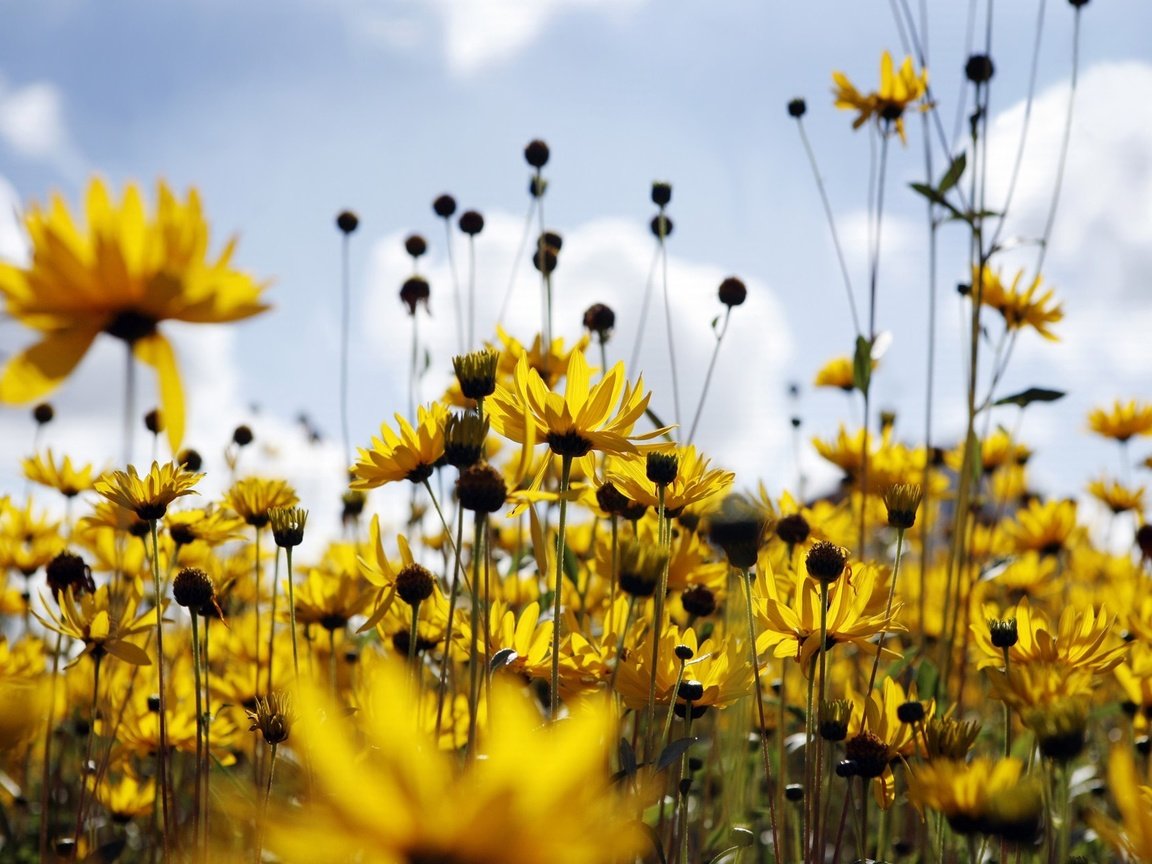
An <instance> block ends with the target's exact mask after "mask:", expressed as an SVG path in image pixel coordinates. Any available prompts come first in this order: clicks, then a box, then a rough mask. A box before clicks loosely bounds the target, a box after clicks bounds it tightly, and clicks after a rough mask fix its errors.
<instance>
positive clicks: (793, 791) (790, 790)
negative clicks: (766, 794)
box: [784, 783, 804, 804]
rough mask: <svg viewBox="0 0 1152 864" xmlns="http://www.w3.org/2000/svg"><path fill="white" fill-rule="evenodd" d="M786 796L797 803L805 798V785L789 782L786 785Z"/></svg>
mask: <svg viewBox="0 0 1152 864" xmlns="http://www.w3.org/2000/svg"><path fill="white" fill-rule="evenodd" d="M784 797H785V798H786V799H787V800H789V801H791V802H792V803H793V804H796V803H798V802H800V801H803V800H804V787H803V786H801V785H800V784H799V783H789V784H788V785H787V786H785V787H784Z"/></svg>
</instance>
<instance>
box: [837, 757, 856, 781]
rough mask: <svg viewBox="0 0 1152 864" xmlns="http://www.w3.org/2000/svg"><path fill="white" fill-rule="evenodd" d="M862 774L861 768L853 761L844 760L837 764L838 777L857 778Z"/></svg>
mask: <svg viewBox="0 0 1152 864" xmlns="http://www.w3.org/2000/svg"><path fill="white" fill-rule="evenodd" d="M859 773H860V768H859V766H857V764H856V762H855V760H853V759H843V760H841V761H840V762H837V763H836V776H837V777H844V778H847V777H855V776H857V775H858V774H859Z"/></svg>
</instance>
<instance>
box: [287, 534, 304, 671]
mask: <svg viewBox="0 0 1152 864" xmlns="http://www.w3.org/2000/svg"><path fill="white" fill-rule="evenodd" d="M284 557H285V559H286V561H287V564H288V620H289V621H290V622H291V627H292V671H293V673H294V674H295V675H296V683H297V684H299V683H300V654H299V649H298V648H297V647H296V595H295V592H294V589H293V587H292V547H291V546H289V547H287V548H286V549H285V550H284Z"/></svg>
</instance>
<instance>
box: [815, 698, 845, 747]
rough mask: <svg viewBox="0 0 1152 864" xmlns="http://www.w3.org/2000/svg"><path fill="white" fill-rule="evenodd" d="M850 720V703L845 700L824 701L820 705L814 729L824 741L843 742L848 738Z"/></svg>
mask: <svg viewBox="0 0 1152 864" xmlns="http://www.w3.org/2000/svg"><path fill="white" fill-rule="evenodd" d="M851 719H852V703H851V702H849V701H848V700H847V699H833V700H831V701H828V700H825V701H824V702H821V703H820V710H819V713H818V714H817V717H816V728H817V730H818V731H819V733H820V737H821V738H823V739H824V740H825V741H843V740H844V739H845V738H847V737H848V721H849V720H851Z"/></svg>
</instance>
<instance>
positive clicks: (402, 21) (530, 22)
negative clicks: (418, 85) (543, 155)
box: [328, 0, 644, 75]
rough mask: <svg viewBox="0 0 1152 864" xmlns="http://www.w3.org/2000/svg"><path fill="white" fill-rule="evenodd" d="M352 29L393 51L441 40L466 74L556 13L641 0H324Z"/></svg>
mask: <svg viewBox="0 0 1152 864" xmlns="http://www.w3.org/2000/svg"><path fill="white" fill-rule="evenodd" d="M328 2H331V3H333V4H334V5H336V6H337V8H338V9H339V10H340V11H341V12H342V13H343V14H344V15H345V17H346V18H347V20H348V24H349V27H350V28H351V29H352V32H353V34H354V35H356V36H358V37H362V38H366V39H369V40H371V41H373V42H376V43H377V44H380V45H382V46H383V47H385V48H387V49H389V50H394V51H412V50H416V49H418V48H420V47H421V46H422V45H425V44H427V43H429V42H431V41H434V40H435V41H438V42H439V43H440V45H441V46H442V50H443V53H444V59H445V61H446V63H447V65H448V69H449V70H450V71H451V72H452V73H453V74H456V75H468V74H470V73H474V72H477V71H479V70H481V69H483V68H485V67H487V66H490V65H493V64H496V63H500V62H502V61H505V60H508V59H510V58H511V57H513V56H514V55H515V54H517V53H518V52H520V51H521V50H523V49H524V48H526V47H528V46H529V45H530V44H531V43H532V42H533V41H535V40H536V39H537V38H539V37H540V36H541V35H542V34H544V32H545V31H546V28H547V27H548V26H549V25H551V24H552V23H553V21H555V20H556V19H557V18H560V17H562V16H564V15H566V14H570V13H573V12H580V11H584V10H592V11H596V12H597V13H599V14H601V15H604V14H610V15H620V14H623V13H625V12H627V11H628V10H629V9H630V8H632V7H634V6H636V5H638V4H640V3H643V2H644V0H527V2H525V0H426V2H423V3H417V2H413V0H386V2H378V0H328Z"/></svg>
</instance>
